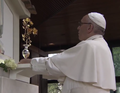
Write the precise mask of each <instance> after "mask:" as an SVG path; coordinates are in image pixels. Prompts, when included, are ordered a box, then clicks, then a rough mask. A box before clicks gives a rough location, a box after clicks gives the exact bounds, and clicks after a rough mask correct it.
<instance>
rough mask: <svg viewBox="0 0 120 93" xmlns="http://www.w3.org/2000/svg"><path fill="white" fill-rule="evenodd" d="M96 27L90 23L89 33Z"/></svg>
mask: <svg viewBox="0 0 120 93" xmlns="http://www.w3.org/2000/svg"><path fill="white" fill-rule="evenodd" d="M93 29H94V26H93V25H92V24H90V25H89V27H88V33H91V32H92V31H93Z"/></svg>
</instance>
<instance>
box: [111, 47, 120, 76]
mask: <svg viewBox="0 0 120 93" xmlns="http://www.w3.org/2000/svg"><path fill="white" fill-rule="evenodd" d="M112 52H113V61H114V67H115V75H116V76H120V47H113V48H112Z"/></svg>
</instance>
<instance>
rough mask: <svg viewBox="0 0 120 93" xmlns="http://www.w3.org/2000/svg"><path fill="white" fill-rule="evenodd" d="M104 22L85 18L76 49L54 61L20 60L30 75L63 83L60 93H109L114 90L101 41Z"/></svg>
mask: <svg viewBox="0 0 120 93" xmlns="http://www.w3.org/2000/svg"><path fill="white" fill-rule="evenodd" d="M105 28H106V21H105V19H104V17H103V15H102V14H100V13H96V12H92V13H89V14H88V15H86V16H84V17H83V18H82V20H81V25H80V26H78V28H77V29H78V30H79V31H78V34H79V39H80V40H81V42H80V43H78V44H77V45H76V46H74V47H72V48H70V49H68V50H65V51H64V52H62V53H60V54H58V55H55V56H53V57H50V58H49V57H37V58H32V59H31V60H30V59H23V60H21V61H20V62H21V63H24V62H25V61H26V62H27V61H29V62H30V63H31V65H32V69H33V71H35V72H37V73H38V74H43V76H44V77H45V78H53V79H57V80H58V81H60V82H61V83H63V89H62V93H110V90H113V91H114V90H116V83H115V71H114V65H113V59H112V54H111V51H110V49H109V47H108V44H107V42H106V41H105V40H104V38H103V33H104V30H105Z"/></svg>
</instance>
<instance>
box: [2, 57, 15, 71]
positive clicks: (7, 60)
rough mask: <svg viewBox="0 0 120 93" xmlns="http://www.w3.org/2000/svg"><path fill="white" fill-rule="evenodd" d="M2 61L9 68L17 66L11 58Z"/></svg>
mask: <svg viewBox="0 0 120 93" xmlns="http://www.w3.org/2000/svg"><path fill="white" fill-rule="evenodd" d="M4 62H5V65H6V66H7V67H9V68H11V69H16V68H17V64H16V63H15V61H14V60H13V59H6V60H5V61H4Z"/></svg>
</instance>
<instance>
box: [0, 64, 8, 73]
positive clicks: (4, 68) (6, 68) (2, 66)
mask: <svg viewBox="0 0 120 93" xmlns="http://www.w3.org/2000/svg"><path fill="white" fill-rule="evenodd" d="M0 67H1V68H3V70H4V71H5V72H8V67H7V66H6V65H5V64H4V63H0Z"/></svg>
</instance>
